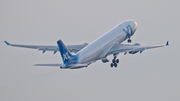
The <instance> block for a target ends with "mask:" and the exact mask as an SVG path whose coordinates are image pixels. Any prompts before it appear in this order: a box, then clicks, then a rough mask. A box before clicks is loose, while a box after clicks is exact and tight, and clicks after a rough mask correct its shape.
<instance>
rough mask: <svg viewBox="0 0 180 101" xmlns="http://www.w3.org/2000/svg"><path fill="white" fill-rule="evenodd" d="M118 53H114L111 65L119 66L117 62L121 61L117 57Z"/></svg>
mask: <svg viewBox="0 0 180 101" xmlns="http://www.w3.org/2000/svg"><path fill="white" fill-rule="evenodd" d="M117 55H118V54H113V56H114V59H113V60H112V63H111V65H110V66H111V67H113V66H114V67H117V64H118V63H119V59H116V58H117Z"/></svg>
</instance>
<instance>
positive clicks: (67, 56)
mask: <svg viewBox="0 0 180 101" xmlns="http://www.w3.org/2000/svg"><path fill="white" fill-rule="evenodd" d="M57 44H58V47H59V51H60V53H61V57H62V60H63V62H64V64H68V61H69V59H70V58H71V57H72V56H73V55H72V54H71V53H70V52H69V51H68V49H67V47H66V46H65V45H64V43H63V42H62V41H61V40H59V41H57Z"/></svg>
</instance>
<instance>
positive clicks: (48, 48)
mask: <svg viewBox="0 0 180 101" xmlns="http://www.w3.org/2000/svg"><path fill="white" fill-rule="evenodd" d="M4 42H5V43H6V44H7V45H8V46H13V47H21V48H30V49H38V50H40V51H43V53H44V52H45V51H54V54H55V53H56V52H57V51H59V48H58V46H45V45H18V44H10V43H8V42H7V41H4ZM87 45H88V43H84V44H81V45H67V46H66V47H67V48H68V50H69V51H70V52H73V53H77V52H78V51H79V50H81V49H82V48H84V47H85V46H87Z"/></svg>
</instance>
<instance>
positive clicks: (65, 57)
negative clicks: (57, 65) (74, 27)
mask: <svg viewBox="0 0 180 101" xmlns="http://www.w3.org/2000/svg"><path fill="white" fill-rule="evenodd" d="M63 57H64V61H66V60H68V59H69V58H70V56H69V54H68V52H66V53H65V54H63Z"/></svg>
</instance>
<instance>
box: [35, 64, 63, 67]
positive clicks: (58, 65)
mask: <svg viewBox="0 0 180 101" xmlns="http://www.w3.org/2000/svg"><path fill="white" fill-rule="evenodd" d="M34 66H55V67H56V66H57V67H60V66H62V64H35V65H34Z"/></svg>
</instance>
